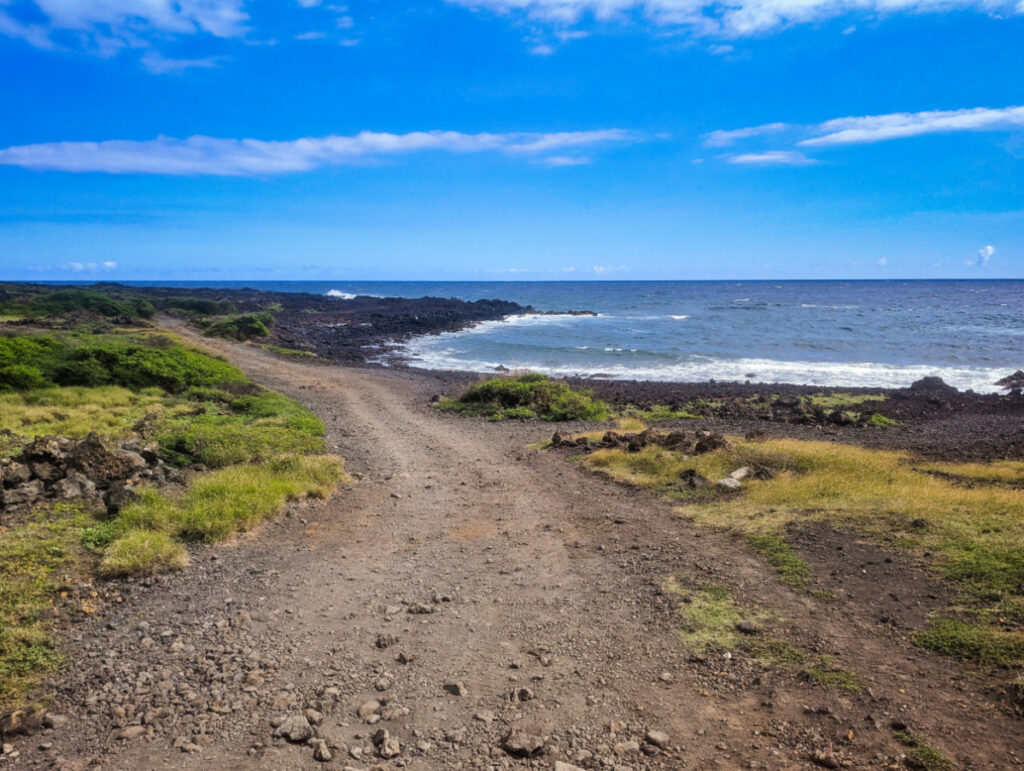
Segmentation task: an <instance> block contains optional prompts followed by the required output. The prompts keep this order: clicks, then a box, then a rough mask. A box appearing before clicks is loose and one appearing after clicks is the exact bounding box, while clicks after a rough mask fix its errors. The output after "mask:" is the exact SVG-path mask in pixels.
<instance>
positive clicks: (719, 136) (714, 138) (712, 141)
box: [704, 123, 789, 147]
mask: <svg viewBox="0 0 1024 771" xmlns="http://www.w3.org/2000/svg"><path fill="white" fill-rule="evenodd" d="M788 128H789V124H787V123H766V124H764V125H763V126H751V127H749V128H741V129H732V130H725V131H721V130H720V131H712V132H711V133H710V134H705V135H704V146H705V147H728V146H729V145H731V144H733V143H735V142H738V141H740V140H741V139H749V138H750V137H758V136H762V135H764V134H777V133H779V132H780V131H785V130H786V129H788Z"/></svg>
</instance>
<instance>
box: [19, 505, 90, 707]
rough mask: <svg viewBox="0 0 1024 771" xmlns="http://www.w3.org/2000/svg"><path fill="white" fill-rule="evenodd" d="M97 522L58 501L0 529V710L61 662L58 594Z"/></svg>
mask: <svg viewBox="0 0 1024 771" xmlns="http://www.w3.org/2000/svg"><path fill="white" fill-rule="evenodd" d="M92 522H94V520H93V519H92V517H91V516H90V515H89V514H88V513H86V512H83V511H82V509H81V508H80V507H78V506H68V505H58V506H53V507H51V508H50V509H48V510H45V511H37V512H35V513H34V514H33V515H32V517H31V518H30V520H29V521H28V522H27V523H26V524H24V525H22V526H19V527H16V528H13V529H11V530H7V531H5V532H0V708H2V707H3V706H5V705H8V704H11V703H13V702H14V701H15V700H16V699H18V698H20V697H21V696H22V695H23V694H24V693H26V692H27V691H29V690H30V689H31V688H33V687H34V686H35V685H37V684H38V683H39V681H40V680H41V678H42V677H44V676H45V675H46V674H47V673H48V672H51V671H53V670H54V669H56V668H57V667H58V666H59V665H60V664H61V661H62V657H61V655H60V652H59V651H58V649H57V645H56V643H55V641H54V640H53V637H52V633H51V619H52V616H53V604H54V598H55V596H56V594H57V590H58V589H59V587H60V586H61V584H62V577H63V575H64V574H65V573H68V572H74V570H75V568H76V562H77V558H78V556H79V554H80V552H81V551H82V549H81V547H80V546H79V540H80V536H81V533H82V531H83V530H84V529H85V527H87V526H88V525H89V524H91V523H92Z"/></svg>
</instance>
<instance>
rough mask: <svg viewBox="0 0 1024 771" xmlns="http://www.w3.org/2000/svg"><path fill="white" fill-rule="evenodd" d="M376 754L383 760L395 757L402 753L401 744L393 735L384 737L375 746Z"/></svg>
mask: <svg viewBox="0 0 1024 771" xmlns="http://www.w3.org/2000/svg"><path fill="white" fill-rule="evenodd" d="M377 754H378V755H380V756H381V757H382V758H384V760H390V759H391V758H396V757H398V756H399V755H401V754H402V745H401V744H399V742H398V739H395V738H393V737H392V738H390V739H385V740H384V741H383V742H382V743H381V745H380V746H379V747H378V748H377Z"/></svg>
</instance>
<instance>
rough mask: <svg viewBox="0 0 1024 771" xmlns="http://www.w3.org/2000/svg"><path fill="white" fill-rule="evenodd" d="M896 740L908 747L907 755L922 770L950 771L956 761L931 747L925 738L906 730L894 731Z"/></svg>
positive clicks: (954, 766)
mask: <svg viewBox="0 0 1024 771" xmlns="http://www.w3.org/2000/svg"><path fill="white" fill-rule="evenodd" d="M893 735H894V737H895V738H896V741H898V742H899V743H900V744H902V745H903V746H904V747H907V748H908V752H907V756H908V757H911V758H913V759H914V760H915V761H917V768H921V769H923V771H952V769H955V768H956V767H957V766H956V763H954V762H953V761H952V760H950V759H949V758H948V757H946V756H945V755H944V754H943V753H942V752H941V751H940V750H938V749H936V748H935V747H933V746H932V745H931V744H929V743H928V742H927V741H926V740H925V739H923V738H921V737H920V736H917V735H916V734H911V733H908V732H907V731H896V732H894V734H893Z"/></svg>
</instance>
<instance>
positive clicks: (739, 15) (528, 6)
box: [448, 0, 1024, 37]
mask: <svg viewBox="0 0 1024 771" xmlns="http://www.w3.org/2000/svg"><path fill="white" fill-rule="evenodd" d="M448 2H451V3H456V4H458V5H463V6H467V7H470V8H484V9H487V10H490V11H494V12H497V13H503V14H508V13H518V14H522V15H525V16H527V17H528V18H530V19H533V20H538V21H544V22H549V23H552V24H555V25H563V26H564V25H572V24H576V23H578V22H580V21H582V20H584V19H585V18H593V19H594V20H596V21H598V22H613V21H622V20H627V19H629V18H630V17H631V16H634V17H635V16H641V17H643V18H644V19H646V20H647V21H649V22H650V23H652V24H654V25H656V26H661V27H673V26H674V27H687V28H689V29H690V30H691V31H693V32H694V33H695V34H697V35H722V36H725V37H744V36H749V35H759V34H764V33H766V32H774V31H777V30H779V29H782V28H784V27H788V26H792V25H794V24H806V23H811V22H819V21H822V20H825V19H831V18H835V17H837V16H842V15H844V14H848V13H863V14H869V15H881V16H884V15H890V14H893V13H901V12H902V13H938V12H943V11H954V10H974V11H979V12H983V13H988V14H991V15H993V16H999V15H1004V14H1005V15H1009V14H1014V13H1024V0H1021V2H1020V3H1016V2H1015V0H733V2H730V3H719V2H713V1H712V0H448Z"/></svg>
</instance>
